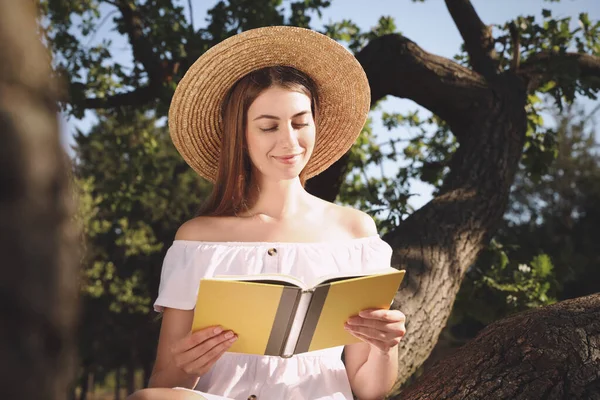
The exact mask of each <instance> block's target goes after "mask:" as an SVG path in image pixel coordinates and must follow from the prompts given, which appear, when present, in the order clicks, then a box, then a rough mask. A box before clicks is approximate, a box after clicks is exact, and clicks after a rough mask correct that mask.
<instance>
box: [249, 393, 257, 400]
mask: <svg viewBox="0 0 600 400" xmlns="http://www.w3.org/2000/svg"><path fill="white" fill-rule="evenodd" d="M257 399H258V397H256V395H254V394H251V395H250V396H248V400H257Z"/></svg>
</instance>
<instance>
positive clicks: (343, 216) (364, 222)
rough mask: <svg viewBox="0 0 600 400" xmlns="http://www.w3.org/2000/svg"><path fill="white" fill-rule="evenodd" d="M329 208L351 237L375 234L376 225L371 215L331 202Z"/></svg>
mask: <svg viewBox="0 0 600 400" xmlns="http://www.w3.org/2000/svg"><path fill="white" fill-rule="evenodd" d="M331 210H332V212H333V213H335V214H336V215H337V216H338V221H339V222H340V224H341V225H342V226H343V227H344V229H345V230H347V231H348V232H349V233H350V234H351V235H352V236H353V237H355V238H361V237H366V236H374V235H377V226H376V225H375V221H374V220H373V217H371V216H370V215H369V214H367V213H366V212H363V211H361V210H357V209H356V208H352V207H347V206H340V205H337V204H331Z"/></svg>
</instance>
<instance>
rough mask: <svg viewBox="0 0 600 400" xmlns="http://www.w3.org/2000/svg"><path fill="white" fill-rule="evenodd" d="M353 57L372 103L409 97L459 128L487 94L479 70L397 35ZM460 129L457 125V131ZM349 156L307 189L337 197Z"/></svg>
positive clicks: (323, 196) (312, 181) (377, 42)
mask: <svg viewBox="0 0 600 400" xmlns="http://www.w3.org/2000/svg"><path fill="white" fill-rule="evenodd" d="M356 58H357V59H358V61H359V62H360V63H361V65H362V67H363V69H364V70H365V72H366V74H367V78H368V80H369V85H370V87H371V105H373V104H375V103H376V102H377V101H379V100H381V99H382V98H383V97H385V96H387V95H392V96H395V97H400V98H407V99H411V100H413V101H415V102H416V103H418V104H419V105H421V106H423V107H425V108H427V109H428V110H430V111H432V112H433V113H434V114H436V115H438V116H439V117H440V118H442V119H444V120H445V121H447V122H448V123H449V124H450V125H451V126H454V127H457V128H458V127H462V126H464V124H465V123H468V121H469V115H470V114H471V113H472V112H473V110H474V109H476V108H478V107H479V105H480V104H481V103H482V100H483V99H484V98H485V97H489V95H490V92H489V90H488V88H487V83H486V82H485V80H484V79H483V78H482V77H481V76H480V75H479V74H476V73H474V72H473V71H471V70H470V69H468V68H465V67H463V66H461V65H459V64H457V63H456V62H454V61H452V60H449V59H447V58H444V57H440V56H436V55H433V54H430V53H427V52H426V51H425V50H423V49H421V48H420V47H419V46H418V45H417V44H416V43H414V42H412V41H411V40H409V39H407V38H406V37H404V36H401V35H397V34H392V35H386V36H382V37H379V38H377V39H374V40H372V41H371V42H369V44H367V45H366V46H365V47H364V48H363V49H362V50H361V51H360V52H359V53H358V54H356ZM463 131H464V130H463V129H457V130H456V133H455V134H456V135H460V134H461V133H462V132H463ZM457 137H458V136H457ZM460 139H461V138H459V140H460ZM347 162H348V157H342V158H341V159H340V160H338V161H337V162H335V163H334V164H333V165H332V166H331V167H329V168H328V169H327V170H326V171H324V172H323V173H322V174H320V175H318V176H316V177H314V178H312V179H310V180H309V181H308V182H307V190H308V191H309V192H311V193H312V194H314V195H315V196H318V197H320V198H322V199H325V200H328V201H333V200H335V198H336V197H337V194H338V193H339V189H340V187H341V184H342V183H343V179H344V177H345V175H346V172H347Z"/></svg>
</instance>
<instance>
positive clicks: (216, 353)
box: [184, 336, 237, 375]
mask: <svg viewBox="0 0 600 400" xmlns="http://www.w3.org/2000/svg"><path fill="white" fill-rule="evenodd" d="M236 339H237V336H233V337H232V338H230V339H227V340H225V341H224V342H221V343H219V344H218V345H216V346H215V347H213V348H211V349H210V350H209V351H208V352H206V353H204V355H203V356H202V357H200V358H197V359H196V360H194V361H192V362H191V363H190V364H188V365H187V366H186V368H187V369H188V370H189V371H192V372H188V371H186V372H187V373H188V374H196V375H204V374H205V373H207V372H208V370H209V369H210V368H211V367H212V366H213V365H214V363H215V362H217V360H218V359H219V358H221V356H222V355H223V354H224V353H225V352H226V351H227V349H229V347H231V345H232V344H233V343H234V342H235V341H236ZM184 371H185V369H184Z"/></svg>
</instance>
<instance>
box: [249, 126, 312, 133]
mask: <svg viewBox="0 0 600 400" xmlns="http://www.w3.org/2000/svg"><path fill="white" fill-rule="evenodd" d="M292 126H294V127H295V128H304V127H306V126H308V124H294V125H292ZM260 130H261V131H263V132H273V131H275V130H277V127H276V126H274V127H272V128H268V129H263V128H260Z"/></svg>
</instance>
